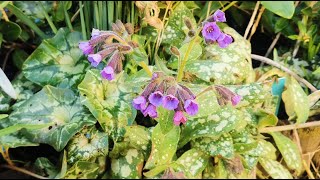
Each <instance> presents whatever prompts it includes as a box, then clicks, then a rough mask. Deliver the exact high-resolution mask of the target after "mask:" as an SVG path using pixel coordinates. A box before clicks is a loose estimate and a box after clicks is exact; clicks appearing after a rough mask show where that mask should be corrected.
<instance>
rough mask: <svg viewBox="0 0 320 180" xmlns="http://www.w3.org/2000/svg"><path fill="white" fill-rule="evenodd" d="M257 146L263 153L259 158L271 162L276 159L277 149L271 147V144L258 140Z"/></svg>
mask: <svg viewBox="0 0 320 180" xmlns="http://www.w3.org/2000/svg"><path fill="white" fill-rule="evenodd" d="M258 146H260V147H262V149H263V151H262V153H261V155H260V156H261V157H265V158H268V159H272V160H276V159H277V155H276V151H277V149H276V148H275V147H274V146H273V144H272V143H270V142H268V141H266V140H263V139H260V140H259V142H258Z"/></svg>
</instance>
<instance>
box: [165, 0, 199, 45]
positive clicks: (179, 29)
mask: <svg viewBox="0 0 320 180" xmlns="http://www.w3.org/2000/svg"><path fill="white" fill-rule="evenodd" d="M178 3H179V4H178V5H177V7H175V9H174V10H173V11H172V13H171V14H170V16H169V20H168V25H167V26H166V27H165V30H164V33H163V38H162V43H163V44H170V45H174V46H176V47H178V48H179V47H180V46H181V43H182V42H183V40H184V39H185V37H186V34H187V33H188V31H189V30H188V28H187V26H186V25H185V23H184V18H185V17H188V18H189V19H190V21H191V24H192V25H193V27H194V28H196V27H197V26H196V21H195V19H194V17H193V14H192V12H191V11H190V10H189V9H188V8H187V7H186V6H185V5H184V2H182V1H180V2H178Z"/></svg>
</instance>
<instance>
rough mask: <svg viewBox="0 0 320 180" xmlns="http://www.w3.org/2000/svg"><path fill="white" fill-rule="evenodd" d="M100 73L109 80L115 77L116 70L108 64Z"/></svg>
mask: <svg viewBox="0 0 320 180" xmlns="http://www.w3.org/2000/svg"><path fill="white" fill-rule="evenodd" d="M100 74H101V76H102V77H103V78H104V79H108V80H109V81H111V80H112V79H114V70H113V68H112V67H110V66H106V67H105V68H104V69H103V70H102V71H101V73H100Z"/></svg>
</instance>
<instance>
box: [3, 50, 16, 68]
mask: <svg viewBox="0 0 320 180" xmlns="http://www.w3.org/2000/svg"><path fill="white" fill-rule="evenodd" d="M13 50H14V48H11V49H10V50H9V51H8V52H7V54H6V56H5V58H4V60H3V64H2V70H3V71H4V70H5V68H6V65H7V61H8V58H9V55H10V54H11V52H12V51H13Z"/></svg>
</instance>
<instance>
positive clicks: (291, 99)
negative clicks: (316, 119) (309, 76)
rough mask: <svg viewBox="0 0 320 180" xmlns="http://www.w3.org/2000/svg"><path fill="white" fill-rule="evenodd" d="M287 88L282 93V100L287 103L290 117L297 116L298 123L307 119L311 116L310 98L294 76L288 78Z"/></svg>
mask: <svg viewBox="0 0 320 180" xmlns="http://www.w3.org/2000/svg"><path fill="white" fill-rule="evenodd" d="M286 79H287V82H286V85H285V86H286V90H285V91H283V93H282V100H283V102H284V105H285V109H286V113H287V114H288V116H289V119H291V118H293V117H294V116H295V115H296V116H297V121H296V123H297V124H300V123H304V122H306V121H307V119H308V116H309V99H308V96H307V95H306V93H305V92H304V91H303V89H302V87H301V86H300V84H299V83H298V82H297V80H296V79H294V78H293V77H292V76H289V77H287V78H286Z"/></svg>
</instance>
